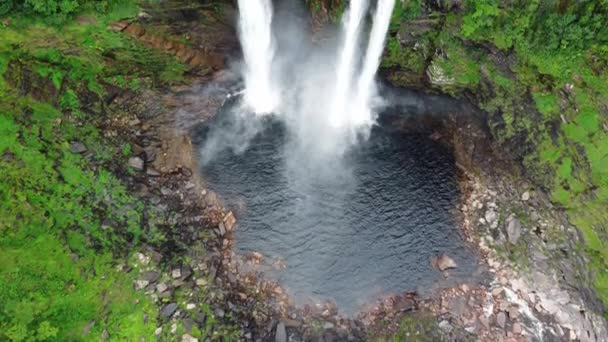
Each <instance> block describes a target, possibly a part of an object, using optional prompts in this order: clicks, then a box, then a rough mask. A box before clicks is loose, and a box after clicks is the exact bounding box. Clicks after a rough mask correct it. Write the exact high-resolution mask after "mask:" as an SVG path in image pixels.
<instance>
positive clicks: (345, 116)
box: [239, 0, 395, 154]
mask: <svg viewBox="0 0 608 342" xmlns="http://www.w3.org/2000/svg"><path fill="white" fill-rule="evenodd" d="M373 5H375V6H373ZM394 5H395V0H374V1H373V4H372V3H371V1H370V0H351V1H350V4H349V8H348V11H347V12H346V13H345V15H344V18H343V22H342V25H341V40H340V44H337V45H338V47H337V48H335V47H330V48H329V50H328V49H325V48H324V47H321V46H311V47H310V49H308V50H307V51H306V53H309V54H308V55H307V57H308V58H303V59H300V58H301V54H299V55H295V54H293V53H292V51H290V48H289V47H286V46H283V45H282V46H281V50H277V54H276V56H275V47H274V38H273V32H272V31H271V27H272V24H273V23H272V3H271V0H239V8H240V20H241V22H240V38H241V44H242V47H243V52H244V57H245V63H246V68H245V73H244V79H245V87H246V88H245V94H244V102H245V104H246V105H247V106H248V107H249V109H250V110H253V111H254V112H256V113H271V112H278V111H280V112H281V113H280V114H281V115H282V116H283V119H284V120H285V121H289V120H291V122H289V124H290V125H291V126H290V127H291V128H292V129H291V130H292V133H293V132H297V134H296V135H298V137H297V139H298V140H299V141H300V143H301V145H303V146H310V148H315V149H316V151H311V153H313V154H314V153H318V154H325V152H330V153H331V154H341V153H342V152H344V151H345V150H346V148H348V146H349V145H352V144H353V143H356V141H357V139H358V138H359V137H360V136H364V137H365V136H367V134H368V133H369V131H370V129H371V126H372V125H373V123H374V120H375V115H374V108H373V107H374V106H373V105H374V104H373V99H374V97H375V96H376V95H377V94H376V84H375V75H376V71H377V69H378V67H379V64H380V59H381V56H382V52H383V49H384V42H385V36H386V34H387V31H388V28H389V23H390V19H391V14H392V10H393V7H394ZM370 7H374V8H375V14H374V15H373V24H372V27H371V31H370V32H369V37H368V32H366V30H364V28H365V27H366V17H367V14H368V13H369V10H370ZM275 24H276V25H275V26H281V27H280V29H278V30H277V31H276V32H275V33H274V34H275V35H276V37H277V38H279V37H281V35H284V34H285V32H290V27H285V24H283V25H279V24H277V23H275ZM287 26H288V25H287ZM292 32H293V31H292ZM286 38H287V39H283V41H289V38H290V37H286ZM277 41H281V40H279V39H277ZM304 43H305V42H302V44H304ZM291 44H297V42H291ZM362 45H364V47H362ZM292 48H293V45H292ZM334 49H335V50H334ZM292 50H293V49H292ZM319 56H322V58H321V59H318V57H319ZM316 58H317V59H316ZM334 59H335V63H334V62H333V61H334ZM273 61H274V62H276V63H275V64H276V65H274V69H273ZM328 61H329V62H328ZM296 63H297V64H296ZM281 65H282V66H283V67H281ZM285 66H287V67H285ZM273 72H274V74H276V75H277V76H281V77H274V78H273ZM294 72H295V73H297V76H296V77H289V75H290V74H291V73H294ZM283 76H288V77H283ZM287 79H288V80H289V81H284V80H287ZM280 80H283V81H282V82H289V83H286V84H279V82H281V81H280ZM279 89H282V91H281V92H280V93H279V91H278V90H279ZM279 95H283V96H286V95H289V96H286V98H285V99H281V100H279V98H280V96H279ZM279 105H280V106H281V108H279Z"/></svg>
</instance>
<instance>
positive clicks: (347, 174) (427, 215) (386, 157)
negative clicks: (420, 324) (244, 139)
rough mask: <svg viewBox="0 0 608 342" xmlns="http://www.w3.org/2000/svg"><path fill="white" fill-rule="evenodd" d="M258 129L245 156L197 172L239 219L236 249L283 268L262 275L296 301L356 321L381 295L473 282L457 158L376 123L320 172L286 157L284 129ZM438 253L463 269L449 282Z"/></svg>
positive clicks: (229, 155) (227, 155)
mask: <svg viewBox="0 0 608 342" xmlns="http://www.w3.org/2000/svg"><path fill="white" fill-rule="evenodd" d="M220 115H221V114H220ZM258 130H259V131H258V132H257V134H255V135H254V137H253V138H252V140H250V141H249V144H248V145H247V147H246V148H242V150H241V151H239V153H234V152H233V151H232V150H230V149H227V150H224V151H222V152H221V153H217V154H216V155H215V157H214V158H213V159H211V160H210V161H208V162H207V163H205V164H204V165H203V166H202V168H201V172H202V176H203V179H204V180H205V181H206V183H207V184H208V186H209V187H210V188H211V189H212V190H214V191H216V192H217V193H218V194H219V195H220V196H221V198H222V200H223V201H224V202H225V203H226V204H227V206H228V207H229V208H231V209H233V210H234V211H235V212H236V213H237V217H238V227H237V229H236V231H235V233H234V237H235V239H236V248H237V249H238V250H239V251H240V252H243V253H245V252H251V251H258V252H260V253H262V254H263V255H264V256H265V257H266V260H268V263H269V264H270V263H276V261H277V260H280V261H281V262H284V263H285V265H286V267H285V268H284V269H280V270H279V269H277V268H272V267H268V268H267V271H266V276H268V277H272V278H275V279H277V280H279V281H280V282H281V284H282V285H283V286H284V287H285V288H287V290H288V291H289V292H290V294H292V295H293V296H294V297H295V298H296V302H297V303H300V304H302V303H307V302H311V301H315V300H324V299H330V300H335V301H336V303H337V304H338V307H339V309H340V311H341V312H344V313H355V312H356V311H357V310H358V309H360V308H361V305H364V304H366V303H370V302H371V301H372V300H373V299H374V298H377V297H379V296H381V295H386V294H388V293H400V292H403V291H417V292H418V293H420V294H422V295H428V294H430V292H431V291H433V290H434V289H437V288H439V287H443V286H449V285H454V283H456V282H458V281H465V280H467V279H471V278H472V276H473V274H474V273H475V270H476V262H475V260H476V259H475V255H474V252H472V251H471V250H469V249H468V247H467V246H466V244H465V242H464V241H463V239H462V237H461V236H460V234H459V231H458V228H457V226H456V221H455V217H454V215H453V213H454V211H455V207H456V205H457V202H458V197H459V189H458V184H457V180H456V175H455V166H454V159H453V155H452V154H451V151H450V150H449V148H447V147H445V146H444V145H441V144H440V143H437V142H435V141H433V140H432V139H430V138H429V133H430V132H420V133H416V134H410V133H408V134H404V133H403V132H398V131H395V130H391V129H390V128H387V127H382V126H377V127H375V128H374V129H373V131H372V134H371V136H370V138H369V140H368V141H367V142H365V143H362V144H359V145H356V147H354V148H353V149H351V150H350V151H349V152H348V153H347V155H346V156H344V159H343V160H341V161H335V164H332V163H330V164H328V165H324V166H323V167H322V168H321V169H323V170H320V171H319V170H316V169H313V166H312V164H310V163H309V160H308V159H307V158H305V157H302V156H298V155H295V156H294V154H293V149H292V148H291V147H290V140H289V138H288V136H289V135H288V134H287V133H286V128H285V127H284V126H283V125H282V124H281V123H279V122H276V121H274V120H271V119H265V120H262V121H261V122H260V123H259V124H258ZM210 131H213V128H211V130H210ZM201 134H202V135H203V137H202V142H201V144H203V145H204V144H205V137H204V134H203V133H201ZM297 158H302V159H301V160H298V159H297ZM336 170H339V172H337V171H336ZM441 253H446V254H447V255H449V256H450V257H452V258H453V259H454V260H455V261H456V262H457V263H458V265H459V266H458V268H456V269H454V270H450V276H449V278H447V279H446V278H444V275H442V273H440V272H439V271H437V270H435V269H434V268H433V267H432V266H431V262H430V260H431V258H432V257H434V256H437V255H438V254H441Z"/></svg>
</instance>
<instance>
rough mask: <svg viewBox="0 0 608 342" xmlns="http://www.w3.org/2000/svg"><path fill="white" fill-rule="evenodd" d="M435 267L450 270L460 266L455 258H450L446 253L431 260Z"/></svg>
mask: <svg viewBox="0 0 608 342" xmlns="http://www.w3.org/2000/svg"><path fill="white" fill-rule="evenodd" d="M431 264H432V265H433V267H435V268H437V269H439V270H440V271H442V272H443V271H445V270H449V269H452V268H456V267H458V264H456V262H455V261H454V259H452V258H450V257H449V256H447V255H445V254H441V255H440V256H438V257H437V258H434V259H433V260H432V262H431Z"/></svg>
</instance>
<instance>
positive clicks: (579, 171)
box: [382, 0, 608, 304]
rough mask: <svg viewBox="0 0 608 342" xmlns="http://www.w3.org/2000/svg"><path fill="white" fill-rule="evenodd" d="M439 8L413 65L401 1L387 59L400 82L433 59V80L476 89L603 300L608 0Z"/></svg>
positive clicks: (457, 90)
mask: <svg viewBox="0 0 608 342" xmlns="http://www.w3.org/2000/svg"><path fill="white" fill-rule="evenodd" d="M427 10H428V9H427ZM429 15H433V14H432V13H431V14H429ZM440 15H441V16H443V18H444V20H443V26H439V27H438V28H437V29H436V32H435V35H436V37H437V39H436V40H432V41H431V42H432V43H433V44H432V46H434V47H435V51H436V52H435V54H434V56H427V57H430V58H427V61H430V63H429V62H426V64H425V63H423V67H422V68H412V67H411V65H412V64H413V65H417V64H418V60H417V59H416V58H413V56H416V53H418V51H416V48H417V46H419V45H417V46H416V47H407V46H402V45H400V44H399V43H398V41H397V40H396V37H395V33H396V31H395V30H396V29H395V27H396V26H395V23H397V22H399V20H398V19H397V18H399V17H402V16H403V11H402V9H399V8H398V9H397V11H396V13H394V16H393V30H392V31H391V37H389V40H388V49H387V50H388V52H387V54H386V57H385V59H384V61H383V64H382V65H383V67H390V68H392V69H395V68H398V69H397V70H396V71H395V72H394V74H396V75H399V77H398V78H397V81H399V82H403V81H404V80H406V81H407V80H408V78H407V77H404V76H402V74H403V73H406V74H409V75H413V76H410V78H412V77H413V78H414V79H416V78H417V79H421V78H423V77H424V75H425V72H427V69H428V66H429V65H432V66H433V67H437V66H438V67H439V68H440V71H441V72H442V73H443V74H444V75H445V79H446V80H447V82H445V83H444V84H440V85H437V86H436V87H437V88H440V90H442V91H444V92H448V93H450V94H454V95H457V96H461V95H462V94H464V93H466V94H468V95H470V96H473V97H475V98H476V99H477V101H478V105H479V106H480V107H481V108H483V109H484V110H486V111H487V112H488V113H490V115H489V120H488V126H489V127H490V129H491V131H492V134H493V135H494V137H495V138H496V140H497V141H498V142H499V143H500V144H503V146H504V148H506V149H509V150H512V151H514V153H515V154H516V156H517V157H519V158H521V159H522V160H523V164H524V166H525V171H526V173H527V175H528V176H529V177H530V178H532V179H533V180H534V181H535V182H536V184H537V185H538V186H540V187H541V188H543V189H545V190H546V191H547V192H549V193H550V194H551V197H552V200H553V201H554V203H555V204H556V205H558V206H561V207H562V208H563V209H565V210H566V211H567V213H568V215H569V217H570V219H571V221H572V222H574V223H575V224H576V226H577V227H578V228H579V229H580V230H581V232H582V234H583V236H584V238H585V242H584V245H583V246H581V247H582V248H583V249H584V250H585V251H586V252H587V255H588V257H589V258H590V260H591V262H590V269H591V270H592V271H593V273H594V274H595V276H594V279H593V280H592V281H594V283H595V288H596V289H597V290H598V294H599V295H600V297H602V298H603V300H604V301H605V303H606V304H608V252H606V251H608V229H606V227H608V214H606V213H605V208H606V207H608V112H607V111H608V106H607V103H608V26H606V25H605V23H606V22H608V2H606V1H542V0H532V1H528V0H515V1H508V2H504V1H498V0H480V1H478V0H465V1H464V4H463V7H462V11H461V12H455V11H443V12H442V13H441V14H440ZM427 36H431V37H432V34H428V35H427ZM418 43H419V44H423V45H424V43H426V41H425V38H421V39H418ZM392 79H395V78H394V77H393V78H392ZM403 84H408V83H407V82H403Z"/></svg>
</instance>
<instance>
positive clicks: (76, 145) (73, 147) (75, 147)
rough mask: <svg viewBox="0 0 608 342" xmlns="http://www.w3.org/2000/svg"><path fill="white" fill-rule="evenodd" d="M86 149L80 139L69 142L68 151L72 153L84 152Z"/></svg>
mask: <svg viewBox="0 0 608 342" xmlns="http://www.w3.org/2000/svg"><path fill="white" fill-rule="evenodd" d="M86 151H87V147H86V146H84V144H83V143H81V142H80V141H76V142H73V143H71V144H70V152H72V153H85V152H86Z"/></svg>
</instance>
